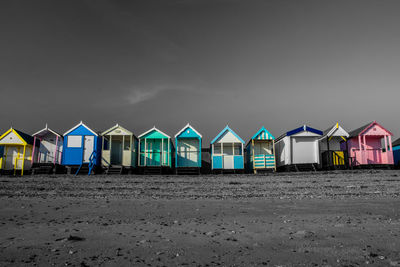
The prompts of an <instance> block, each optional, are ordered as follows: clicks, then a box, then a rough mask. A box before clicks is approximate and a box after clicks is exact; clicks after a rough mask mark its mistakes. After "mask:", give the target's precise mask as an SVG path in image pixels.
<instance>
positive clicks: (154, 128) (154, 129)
mask: <svg viewBox="0 0 400 267" xmlns="http://www.w3.org/2000/svg"><path fill="white" fill-rule="evenodd" d="M151 131H157V132H159V133H161V134H163V135H165V136H166V137H168V138H171V137H170V136H169V135H168V134H166V133H164V132H163V131H160V130H159V129H157V128H156V126H154V127H153V128H151V129H150V130H148V131H146V132H144V133H142V134H141V135H139V136H138V137H139V138H141V137H143V136H145V135H146V134H148V133H150V132H151Z"/></svg>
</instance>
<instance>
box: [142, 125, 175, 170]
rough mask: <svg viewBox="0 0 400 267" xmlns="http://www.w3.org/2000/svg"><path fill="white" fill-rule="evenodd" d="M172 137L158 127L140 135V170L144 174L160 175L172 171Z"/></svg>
mask: <svg viewBox="0 0 400 267" xmlns="http://www.w3.org/2000/svg"><path fill="white" fill-rule="evenodd" d="M173 150H174V147H173V144H172V141H171V137H170V136H169V135H167V134H165V133H164V132H162V131H160V130H159V129H157V128H156V127H153V128H151V129H150V130H148V131H147V132H144V133H143V134H141V135H139V168H140V169H141V171H142V173H144V174H159V173H165V172H170V171H171V170H172V166H173V164H172V159H173V158H172V152H173Z"/></svg>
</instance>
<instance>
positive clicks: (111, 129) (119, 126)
mask: <svg viewBox="0 0 400 267" xmlns="http://www.w3.org/2000/svg"><path fill="white" fill-rule="evenodd" d="M117 128H120V129H122V130H124V131H125V132H128V133H129V134H131V135H133V136H135V135H134V134H133V133H132V132H131V131H129V130H127V129H125V128H124V127H122V126H121V125H119V124H118V123H117V124H116V125H114V126H113V127H111V128H110V129H108V130H105V131H104V132H102V133H101V135H106V134H108V133H109V132H112V131H114V130H115V129H117Z"/></svg>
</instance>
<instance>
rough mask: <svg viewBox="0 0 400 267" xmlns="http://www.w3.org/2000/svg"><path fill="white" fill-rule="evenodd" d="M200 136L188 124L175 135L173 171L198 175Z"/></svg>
mask: <svg viewBox="0 0 400 267" xmlns="http://www.w3.org/2000/svg"><path fill="white" fill-rule="evenodd" d="M201 140H202V135H201V134H200V133H199V132H197V131H196V130H195V129H194V128H193V127H192V126H191V125H190V124H189V123H188V124H187V125H186V126H185V127H183V128H182V130H180V131H179V132H178V133H177V134H176V135H175V146H176V150H175V171H176V173H177V174H200V168H201Z"/></svg>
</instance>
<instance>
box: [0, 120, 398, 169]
mask: <svg viewBox="0 0 400 267" xmlns="http://www.w3.org/2000/svg"><path fill="white" fill-rule="evenodd" d="M392 136H393V135H392V133H391V132H390V131H388V130H387V129H385V128H384V127H383V126H381V125H380V124H379V123H377V122H376V121H374V122H371V123H368V124H366V125H364V126H362V127H360V128H357V129H355V130H353V131H351V132H347V131H346V130H345V129H343V128H342V127H341V126H340V125H339V123H335V124H334V125H333V126H332V127H330V128H328V129H326V130H325V131H320V130H317V129H314V128H312V127H309V126H307V125H304V126H301V127H299V128H296V129H294V130H291V131H288V132H286V133H284V134H282V135H281V136H279V137H278V138H275V137H274V136H273V135H272V134H271V133H270V132H269V131H268V130H267V129H266V128H265V127H261V129H259V130H258V131H257V132H255V134H254V135H253V136H252V137H251V138H250V140H248V142H247V143H245V141H244V140H243V139H242V138H241V137H240V136H239V135H237V134H236V133H235V132H234V131H233V130H232V129H231V128H230V127H229V126H226V127H225V128H224V129H223V130H222V131H221V132H220V133H219V134H218V135H217V136H216V137H215V138H214V139H213V140H212V141H211V143H210V147H209V148H203V144H202V135H201V134H200V133H199V132H198V131H196V129H194V128H193V127H192V126H191V125H190V124H187V125H186V126H185V127H183V128H182V129H181V130H180V131H179V132H178V133H177V134H176V135H175V137H174V138H171V137H170V136H169V135H167V134H166V133H164V132H162V131H161V130H159V129H157V128H156V127H153V128H152V129H150V130H148V131H146V132H144V133H143V134H141V135H139V136H138V137H136V136H135V135H134V134H133V133H132V132H131V131H129V130H127V129H125V128H123V127H122V126H120V125H118V124H117V125H115V126H113V127H111V128H110V129H108V130H106V131H104V132H101V133H99V132H96V131H93V130H92V129H90V128H89V127H88V126H86V125H85V124H84V123H83V122H80V123H79V124H77V125H76V126H74V127H73V128H71V129H70V130H68V131H66V132H65V133H64V134H60V133H58V132H56V131H54V130H52V129H50V128H49V127H48V126H47V125H46V127H45V128H44V129H42V130H40V131H38V132H36V133H34V134H33V135H30V134H27V133H24V132H22V131H19V130H16V129H14V128H11V129H9V130H8V131H6V132H5V133H4V134H2V135H1V136H0V173H1V174H7V175H24V173H25V174H26V173H32V174H44V173H49V174H50V173H68V174H80V173H86V174H89V175H90V174H97V173H104V172H105V173H106V174H117V173H119V174H122V173H141V174H162V173H176V174H200V173H211V172H212V173H232V172H234V173H242V172H246V173H260V172H265V171H277V170H278V171H310V170H313V171H315V170H319V169H325V170H326V169H347V168H355V167H359V168H361V167H387V168H389V167H392V166H396V165H399V161H400V139H398V140H396V141H395V142H393V143H392V139H391V138H392ZM173 139H174V140H173Z"/></svg>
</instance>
